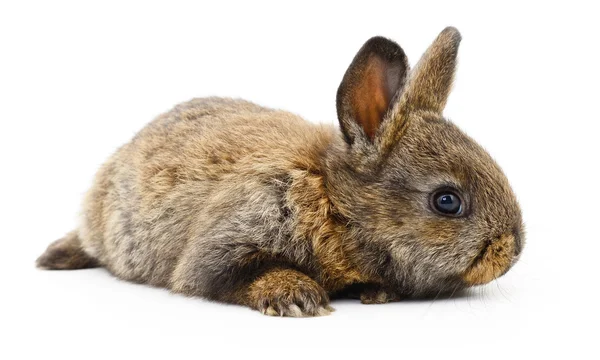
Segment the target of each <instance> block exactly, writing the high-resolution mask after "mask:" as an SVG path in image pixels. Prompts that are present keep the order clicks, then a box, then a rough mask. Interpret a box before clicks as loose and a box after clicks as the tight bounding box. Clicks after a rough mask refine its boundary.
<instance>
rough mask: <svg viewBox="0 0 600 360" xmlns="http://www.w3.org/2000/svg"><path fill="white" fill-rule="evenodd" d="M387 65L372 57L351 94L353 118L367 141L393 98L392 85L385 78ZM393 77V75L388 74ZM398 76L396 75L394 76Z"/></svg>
mask: <svg viewBox="0 0 600 360" xmlns="http://www.w3.org/2000/svg"><path fill="white" fill-rule="evenodd" d="M388 72H389V71H388V64H387V62H385V61H383V60H382V59H381V58H379V57H378V56H376V55H372V56H371V57H370V58H369V59H368V60H367V64H366V66H365V68H364V70H363V73H362V74H361V76H360V79H359V84H357V86H356V87H355V89H354V94H352V106H353V108H354V116H355V119H356V121H357V122H358V123H359V125H360V126H361V127H362V128H363V130H364V131H365V133H366V134H367V136H368V137H369V139H371V140H373V139H374V138H375V134H376V133H377V129H378V128H379V125H380V124H381V121H382V120H383V117H384V116H385V113H386V111H387V109H388V107H389V105H390V101H391V98H392V96H393V93H392V91H395V90H396V89H392V88H393V87H394V86H393V83H392V84H390V82H389V81H388V80H389V79H388V78H387V75H388ZM389 75H391V76H392V77H394V74H389ZM396 76H398V74H396ZM390 85H392V86H390Z"/></svg>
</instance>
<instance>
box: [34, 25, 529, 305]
mask: <svg viewBox="0 0 600 360" xmlns="http://www.w3.org/2000/svg"><path fill="white" fill-rule="evenodd" d="M460 40H461V37H460V34H459V32H458V31H457V30H456V29H454V28H446V29H445V30H444V31H443V32H442V33H441V34H440V35H439V36H438V37H437V39H436V40H435V41H434V42H433V44H432V45H431V46H430V47H429V49H428V50H427V51H426V53H425V54H424V55H423V57H422V59H421V60H420V62H419V63H418V64H417V66H416V68H415V69H414V70H412V71H411V72H410V74H409V67H408V62H407V59H406V56H405V55H404V52H403V50H402V49H401V48H400V47H399V46H398V45H397V44H396V43H394V42H392V41H390V40H387V39H385V38H382V37H374V38H372V39H370V40H369V41H367V42H366V43H365V45H364V46H363V47H362V48H361V49H360V51H359V52H358V54H357V55H356V57H355V58H354V61H353V62H352V64H351V65H350V67H349V69H348V70H347V72H346V74H345V76H344V79H343V81H342V83H341V85H340V87H339V90H338V93H337V112H338V117H339V122H340V128H341V132H340V131H338V130H337V129H336V128H334V127H330V126H325V125H314V124H311V123H308V122H306V121H305V120H303V119H301V118H300V117H298V116H296V115H293V114H290V113H288V112H283V111H278V110H272V109H268V108H263V107H260V106H257V105H254V104H252V103H249V102H246V101H242V100H231V99H222V98H207V99H194V100H192V101H190V102H187V103H184V104H181V105H178V106H176V107H175V108H174V109H173V110H172V111H170V112H168V113H166V114H164V115H161V116H160V117H158V118H157V119H156V120H154V121H153V122H152V123H150V124H149V125H148V126H146V127H145V128H144V129H143V130H142V131H141V132H140V133H138V134H137V135H136V136H135V137H134V138H133V140H132V141H131V142H130V143H128V144H126V145H124V146H123V147H122V148H120V149H119V150H118V151H117V152H116V153H115V154H114V155H113V156H112V157H111V158H110V159H109V160H108V161H107V162H106V163H105V164H104V165H103V166H102V168H101V169H100V170H99V172H98V174H97V176H96V179H95V182H94V185H93V186H92V188H91V189H90V191H89V192H88V194H87V195H86V197H85V201H84V204H83V212H82V218H81V224H80V226H79V228H78V229H77V230H75V231H73V232H71V233H69V234H68V235H67V236H65V237H64V238H62V239H60V240H58V241H56V242H55V243H53V244H52V245H50V246H49V248H48V250H47V251H46V252H45V253H44V254H43V255H42V256H41V257H40V258H39V259H38V260H37V264H38V266H39V267H41V268H45V269H79V268H86V267H94V266H103V267H106V268H107V269H108V270H109V271H110V272H111V273H113V274H114V275H116V276H117V277H119V278H121V279H125V280H130V281H135V282H140V283H146V284H151V285H154V286H160V287H165V288H168V289H171V290H172V291H174V292H176V293H182V294H185V295H190V296H200V297H204V298H208V299H212V300H217V301H223V302H229V303H235V304H243V305H247V306H249V307H251V308H253V309H257V310H259V311H261V312H263V313H265V314H268V315H285V316H312V315H324V314H328V313H329V311H330V310H331V308H330V307H329V297H330V296H334V295H339V296H342V295H344V294H348V293H350V292H351V291H357V292H358V294H360V298H361V300H362V302H363V303H384V302H387V301H391V300H396V299H400V298H405V297H411V296H412V297H420V296H427V295H431V294H438V293H440V292H446V291H453V290H457V289H460V288H464V287H468V286H472V285H478V284H484V283H487V282H489V281H491V280H493V279H496V278H497V277H499V276H501V275H502V274H504V273H505V272H506V271H507V270H508V269H509V268H510V267H511V266H512V265H513V264H514V263H515V261H516V260H517V258H518V256H519V254H520V252H521V249H522V247H523V241H524V235H523V225H522V220H521V212H520V209H519V206H518V204H517V201H516V199H515V196H514V194H513V192H512V190H511V188H510V186H509V183H508V181H507V179H506V177H505V176H504V175H503V173H502V171H501V170H500V168H499V167H498V165H496V163H495V162H494V160H492V158H491V157H490V156H489V155H488V154H487V153H486V152H485V151H484V150H483V149H482V148H481V147H480V146H479V145H477V144H476V143H475V142H474V141H473V140H472V139H470V138H469V137H467V136H466V135H465V134H464V133H462V132H461V131H460V130H459V129H458V128H457V127H456V126H455V125H453V124H452V123H450V122H449V121H447V120H446V119H444V118H443V116H442V110H443V109H444V105H445V103H446V99H447V97H448V94H449V91H450V88H451V85H452V79H453V76H454V70H455V66H456V57H457V51H458V45H459V42H460Z"/></svg>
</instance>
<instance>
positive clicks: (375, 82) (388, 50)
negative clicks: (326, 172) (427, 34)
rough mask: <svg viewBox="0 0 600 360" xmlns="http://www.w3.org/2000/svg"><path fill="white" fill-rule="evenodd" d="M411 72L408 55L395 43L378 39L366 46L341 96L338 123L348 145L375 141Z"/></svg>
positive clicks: (345, 81)
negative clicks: (380, 127) (362, 140)
mask: <svg viewBox="0 0 600 360" xmlns="http://www.w3.org/2000/svg"><path fill="white" fill-rule="evenodd" d="M408 70H409V66H408V60H407V58H406V55H404V51H403V50H402V48H401V47H400V46H399V45H398V44H396V43H395V42H393V41H391V40H388V39H386V38H383V37H379V36H377V37H373V38H371V39H369V40H368V41H367V42H366V43H365V44H364V45H363V46H362V48H361V49H360V50H359V51H358V53H357V54H356V56H355V57H354V60H353V61H352V64H350V67H349V68H348V70H346V74H345V75H344V78H343V80H342V83H341V84H340V87H339V88H338V92H337V99H336V107H337V114H338V119H339V121H340V127H341V129H342V132H343V134H344V138H345V139H346V142H347V143H348V144H353V143H354V142H355V141H357V139H364V140H367V141H369V142H373V141H374V139H375V134H376V133H377V129H379V126H380V125H381V122H382V121H383V119H384V118H385V115H386V114H387V112H388V110H389V109H390V107H391V106H390V105H391V104H393V102H395V101H396V100H397V99H398V98H399V93H400V92H401V90H402V88H403V86H404V84H405V82H406V75H407V73H408Z"/></svg>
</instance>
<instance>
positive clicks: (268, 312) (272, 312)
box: [263, 306, 279, 316]
mask: <svg viewBox="0 0 600 360" xmlns="http://www.w3.org/2000/svg"><path fill="white" fill-rule="evenodd" d="M263 314H265V315H269V316H279V313H278V312H277V311H275V309H273V307H272V306H269V307H268V308H266V310H265V312H264V313H263Z"/></svg>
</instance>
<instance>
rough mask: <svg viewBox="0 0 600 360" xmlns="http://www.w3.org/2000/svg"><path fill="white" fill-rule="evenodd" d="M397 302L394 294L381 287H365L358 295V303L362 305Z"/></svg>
mask: <svg viewBox="0 0 600 360" xmlns="http://www.w3.org/2000/svg"><path fill="white" fill-rule="evenodd" d="M398 300H399V296H398V295H397V294H396V293H394V292H392V291H389V290H386V289H384V288H381V287H367V288H365V289H363V291H362V292H361V293H360V302H361V303H363V304H385V303H388V302H392V301H398Z"/></svg>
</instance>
